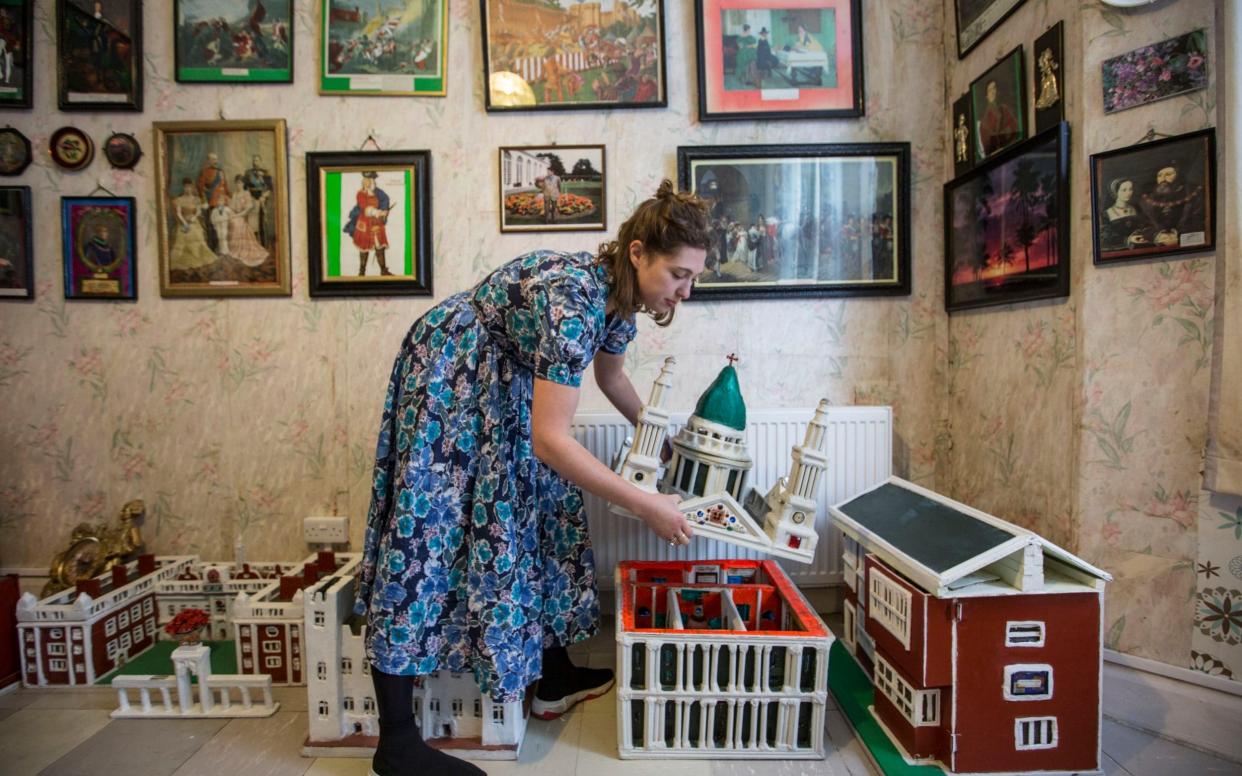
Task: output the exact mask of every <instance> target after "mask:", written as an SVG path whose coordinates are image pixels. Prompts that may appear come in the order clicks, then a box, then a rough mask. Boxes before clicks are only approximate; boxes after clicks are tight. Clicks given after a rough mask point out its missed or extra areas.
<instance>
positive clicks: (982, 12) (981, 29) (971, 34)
mask: <svg viewBox="0 0 1242 776" xmlns="http://www.w3.org/2000/svg"><path fill="white" fill-rule="evenodd" d="M1022 2H1023V0H953V18H954V21H955V22H956V23H957V58H958V59H965V58H966V55H967V54H969V53H970V50H971V49H973V48H974V47H975V46H978V45H979V44H980V43H982V42H983V39H984V38H986V37H987V36H988V35H989V34H990V33H991V32H992V30H994V29H996V28H997V27H999V26H1000V24H1001V22H1003V21H1005V19H1007V18H1008V17H1009V15H1010V14H1011V13H1013V12H1014V11H1016V10H1018V6H1020V5H1022Z"/></svg>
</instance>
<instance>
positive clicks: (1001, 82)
mask: <svg viewBox="0 0 1242 776" xmlns="http://www.w3.org/2000/svg"><path fill="white" fill-rule="evenodd" d="M1025 84H1026V81H1025V80H1024V79H1023V77H1022V47H1021V46H1018V47H1017V48H1015V49H1014V50H1013V51H1011V52H1009V53H1008V54H1006V55H1005V56H1004V57H1002V58H1001V60H1000V61H999V62H997V63H996V64H994V65H992V66H991V67H990V68H988V70H987V72H985V73H984V74H983V75H981V76H979V77H978V78H976V79H975V80H974V81H972V82H971V84H970V106H971V113H972V114H973V116H974V121H975V161H977V162H982V161H983V160H984V159H987V158H988V157H989V156H992V155H994V154H997V153H1000V152H1001V151H1003V150H1005V149H1006V148H1009V147H1010V146H1012V145H1015V144H1017V143H1020V142H1022V141H1023V140H1025V139H1026V136H1027V116H1026V100H1025V96H1026V88H1025Z"/></svg>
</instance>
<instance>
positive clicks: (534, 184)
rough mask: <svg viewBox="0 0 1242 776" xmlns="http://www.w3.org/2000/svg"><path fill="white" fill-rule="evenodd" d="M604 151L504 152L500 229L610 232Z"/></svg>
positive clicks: (560, 148)
mask: <svg viewBox="0 0 1242 776" xmlns="http://www.w3.org/2000/svg"><path fill="white" fill-rule="evenodd" d="M604 186H605V175H604V147H603V146H602V145H584V146H507V147H502V148H501V149H500V231H502V232H585V231H601V230H604V229H607V228H608V217H607V213H606V211H607V202H608V200H607V197H606V196H605V194H606V190H605V188H604Z"/></svg>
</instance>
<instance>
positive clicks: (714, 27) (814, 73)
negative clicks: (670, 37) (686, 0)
mask: <svg viewBox="0 0 1242 776" xmlns="http://www.w3.org/2000/svg"><path fill="white" fill-rule="evenodd" d="M695 9H696V13H695V31H696V34H697V36H698V75H699V118H700V119H701V120H703V121H713V120H726V119H740V120H745V119H768V118H842V117H851V116H861V115H863V55H862V8H861V0H695Z"/></svg>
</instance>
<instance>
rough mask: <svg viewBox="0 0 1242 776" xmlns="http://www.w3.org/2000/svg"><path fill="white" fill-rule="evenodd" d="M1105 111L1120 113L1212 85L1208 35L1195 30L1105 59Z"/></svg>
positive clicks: (1102, 81) (1103, 79)
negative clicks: (1209, 76)
mask: <svg viewBox="0 0 1242 776" xmlns="http://www.w3.org/2000/svg"><path fill="white" fill-rule="evenodd" d="M1100 70H1101V76H1102V77H1101V79H1100V80H1101V83H1102V84H1103V87H1104V112H1105V113H1116V112H1117V111H1121V110H1126V109H1128V108H1137V107H1138V106H1140V105H1146V104H1147V103H1149V102H1156V101H1157V100H1164V99H1167V98H1169V97H1176V96H1177V95H1179V94H1186V93H1187V92H1193V91H1195V90H1197V89H1203V88H1205V87H1206V86H1207V85H1208V62H1207V38H1206V34H1205V32H1204V31H1203V30H1195V31H1193V32H1188V33H1186V34H1185V35H1178V36H1177V37H1176V38H1169V39H1168V40H1162V41H1160V42H1159V43H1153V44H1152V45H1150V46H1143V47H1141V48H1136V49H1134V50H1133V51H1127V52H1126V53H1125V54H1122V55H1120V56H1116V57H1113V58H1112V59H1106V60H1104V63H1103V64H1102V65H1100Z"/></svg>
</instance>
